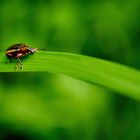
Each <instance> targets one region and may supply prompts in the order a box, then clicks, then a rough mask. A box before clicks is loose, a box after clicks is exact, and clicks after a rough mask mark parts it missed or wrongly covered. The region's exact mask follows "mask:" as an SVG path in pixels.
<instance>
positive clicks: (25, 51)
mask: <svg viewBox="0 0 140 140" xmlns="http://www.w3.org/2000/svg"><path fill="white" fill-rule="evenodd" d="M36 51H37V48H31V47H29V46H28V45H26V44H22V43H21V44H14V45H12V46H10V47H9V48H8V49H7V50H6V56H7V57H8V58H21V57H23V56H26V55H29V54H33V53H34V52H36Z"/></svg>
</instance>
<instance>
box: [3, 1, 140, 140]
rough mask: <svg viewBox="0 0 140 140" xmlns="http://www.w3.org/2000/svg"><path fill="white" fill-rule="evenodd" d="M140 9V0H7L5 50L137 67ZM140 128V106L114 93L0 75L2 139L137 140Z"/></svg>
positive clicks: (61, 80)
mask: <svg viewBox="0 0 140 140" xmlns="http://www.w3.org/2000/svg"><path fill="white" fill-rule="evenodd" d="M139 10H140V2H139V0H127V1H126V0H124V1H121V0H99V1H98V0H93V1H91V0H86V1H84V0H61V1H59V0H18V1H17V0H1V1H0V49H1V50H5V49H7V48H8V47H9V46H10V45H12V44H15V43H27V44H29V45H30V46H31V47H37V48H47V49H48V50H49V51H62V52H72V53H77V54H84V55H88V56H94V57H98V58H102V59H105V60H109V61H113V62H118V63H121V64H125V65H128V66H131V67H134V68H137V69H139V68H140V62H139V60H140V41H139V40H140V28H139V25H140V14H139ZM30 59H31V57H30ZM23 63H24V62H23ZM42 63H43V62H42ZM139 130H140V104H139V102H137V101H135V100H133V99H130V98H128V97H125V96H122V95H120V94H118V93H117V92H115V91H112V90H109V89H106V88H104V87H100V86H98V85H94V84H91V83H87V82H85V81H80V80H78V79H74V78H72V77H68V76H65V75H60V74H56V73H46V72H44V73H43V72H40V73H37V72H33V73H18V72H17V73H1V74H0V140H9V139H14V140H18V139H20V140H48V139H49V140H62V139H65V140H118V139H119V140H138V139H140V134H139Z"/></svg>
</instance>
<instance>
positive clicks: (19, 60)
mask: <svg viewBox="0 0 140 140" xmlns="http://www.w3.org/2000/svg"><path fill="white" fill-rule="evenodd" d="M17 59H18V61H19V63H20V64H21V65H23V63H22V61H21V60H20V59H19V57H17Z"/></svg>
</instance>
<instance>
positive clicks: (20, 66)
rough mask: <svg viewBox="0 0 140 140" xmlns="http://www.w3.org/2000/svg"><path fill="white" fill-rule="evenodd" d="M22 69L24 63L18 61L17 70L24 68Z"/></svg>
mask: <svg viewBox="0 0 140 140" xmlns="http://www.w3.org/2000/svg"><path fill="white" fill-rule="evenodd" d="M22 69H23V64H21V63H19V62H17V63H16V66H15V70H16V71H18V70H22Z"/></svg>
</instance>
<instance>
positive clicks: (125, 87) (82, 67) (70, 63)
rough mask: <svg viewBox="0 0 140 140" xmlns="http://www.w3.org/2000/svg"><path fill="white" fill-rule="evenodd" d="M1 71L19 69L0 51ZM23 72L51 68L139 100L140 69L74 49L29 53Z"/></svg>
mask: <svg viewBox="0 0 140 140" xmlns="http://www.w3.org/2000/svg"><path fill="white" fill-rule="evenodd" d="M0 58H1V59H0V72H16V71H15V63H11V64H5V62H6V61H7V58H6V56H5V55H4V54H3V53H2V52H0ZM23 63H24V69H23V70H21V71H20V72H23V71H24V72H30V71H49V72H54V73H61V74H66V75H70V76H72V77H75V78H79V79H81V80H84V81H88V82H91V83H96V84H98V85H102V86H104V87H107V88H110V89H112V90H115V91H118V92H119V93H121V94H123V95H126V96H129V97H131V98H134V99H137V100H140V72H139V71H138V70H135V69H133V68H130V67H127V66H123V65H120V64H116V63H113V62H109V61H105V60H101V59H98V58H94V57H88V56H83V55H78V54H72V53H63V52H46V51H38V52H37V53H35V54H34V55H30V56H27V57H26V58H25V59H24V60H23Z"/></svg>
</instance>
